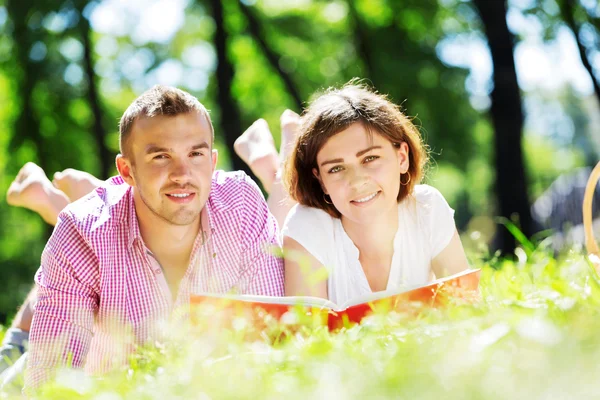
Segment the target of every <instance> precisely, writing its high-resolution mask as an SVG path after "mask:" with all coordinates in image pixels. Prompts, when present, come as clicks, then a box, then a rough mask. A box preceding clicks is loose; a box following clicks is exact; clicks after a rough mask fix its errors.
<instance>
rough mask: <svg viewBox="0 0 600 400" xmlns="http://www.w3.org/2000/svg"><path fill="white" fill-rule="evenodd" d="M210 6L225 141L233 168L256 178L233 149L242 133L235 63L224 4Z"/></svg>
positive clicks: (216, 1)
mask: <svg viewBox="0 0 600 400" xmlns="http://www.w3.org/2000/svg"><path fill="white" fill-rule="evenodd" d="M209 6H210V7H209V8H210V11H211V12H212V17H213V19H214V21H215V27H216V29H215V36H214V44H215V49H216V52H217V70H216V77H217V103H218V104H219V109H220V111H221V121H220V122H221V123H220V125H221V128H222V132H223V135H224V136H225V143H226V145H227V148H228V149H229V153H230V154H231V162H232V165H233V169H235V170H243V171H245V172H246V173H247V174H249V175H250V176H252V177H253V178H255V177H254V175H253V174H252V172H251V171H250V167H249V166H247V165H246V164H245V163H244V162H243V161H242V159H241V158H239V157H238V155H237V154H235V151H234V150H233V143H234V142H235V139H237V137H238V136H239V135H241V134H242V122H241V118H240V111H239V109H238V106H237V104H236V102H235V99H234V98H233V96H232V94H231V85H232V82H233V65H232V63H231V61H229V57H228V56H227V41H228V38H227V36H228V35H227V31H226V29H225V21H224V18H223V5H222V4H221V0H209ZM255 180H256V179H255Z"/></svg>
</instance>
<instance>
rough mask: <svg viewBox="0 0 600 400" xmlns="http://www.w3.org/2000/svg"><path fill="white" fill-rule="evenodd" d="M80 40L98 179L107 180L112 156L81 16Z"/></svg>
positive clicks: (86, 23)
mask: <svg viewBox="0 0 600 400" xmlns="http://www.w3.org/2000/svg"><path fill="white" fill-rule="evenodd" d="M79 26H80V32H81V39H82V41H83V49H84V51H83V63H84V65H83V67H84V71H85V74H86V76H87V81H88V90H87V100H88V103H89V106H90V108H91V109H92V115H93V118H94V123H93V134H94V139H95V141H96V146H97V148H98V160H99V163H100V164H99V166H100V174H101V175H100V176H101V178H100V179H107V178H108V175H109V174H110V166H111V165H113V159H114V155H113V154H112V153H111V151H110V150H109V149H108V147H107V146H106V142H105V139H106V131H105V129H104V126H103V125H102V119H103V116H102V106H101V104H100V97H99V95H98V84H97V80H96V74H95V72H94V59H93V45H92V40H91V35H92V31H91V29H90V23H89V21H88V20H87V18H85V17H84V16H83V15H82V16H81V20H80V22H79Z"/></svg>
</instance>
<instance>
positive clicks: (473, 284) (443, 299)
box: [190, 269, 480, 330]
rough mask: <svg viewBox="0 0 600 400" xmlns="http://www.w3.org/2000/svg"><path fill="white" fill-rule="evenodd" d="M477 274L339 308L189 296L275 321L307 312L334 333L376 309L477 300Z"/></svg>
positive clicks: (318, 302) (322, 302)
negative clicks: (296, 313)
mask: <svg viewBox="0 0 600 400" xmlns="http://www.w3.org/2000/svg"><path fill="white" fill-rule="evenodd" d="M479 275H480V270H478V269H477V270H467V271H463V272H461V273H459V274H456V275H452V276H448V277H446V278H442V279H437V280H435V281H433V282H431V283H428V284H427V285H424V286H419V287H410V288H404V289H399V290H398V289H397V290H387V291H382V292H376V293H372V294H370V295H368V296H362V297H359V298H356V299H354V300H353V301H350V302H348V303H346V304H341V305H338V304H335V303H333V302H331V301H329V300H326V299H321V298H317V297H309V296H294V297H269V296H251V295H217V294H207V293H203V294H197V295H192V296H191V299H190V301H191V304H192V306H194V305H208V304H210V305H211V306H213V307H215V308H216V309H217V310H223V309H227V310H229V311H233V312H234V313H239V314H245V315H248V314H253V315H256V313H257V312H260V311H262V312H266V313H268V314H269V315H271V316H272V317H274V318H276V319H278V320H280V319H282V318H283V317H284V315H285V314H286V313H288V312H289V311H290V310H292V309H304V310H305V311H306V313H311V314H312V315H316V314H319V315H320V316H321V317H322V318H326V322H327V325H328V326H329V329H330V330H336V329H339V328H342V327H344V326H346V325H348V324H355V323H360V321H361V320H362V319H363V318H364V317H365V316H367V315H369V314H371V313H373V312H374V311H376V310H377V311H383V312H384V311H386V310H401V309H402V307H404V306H406V305H407V304H411V303H414V302H419V303H422V304H424V305H427V306H434V307H435V306H440V305H444V304H446V303H447V302H449V301H452V299H455V300H461V299H462V300H465V299H466V300H473V299H477V298H478V288H479ZM192 315H193V313H192ZM323 322H325V321H323Z"/></svg>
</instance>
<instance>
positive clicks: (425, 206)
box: [281, 185, 456, 304]
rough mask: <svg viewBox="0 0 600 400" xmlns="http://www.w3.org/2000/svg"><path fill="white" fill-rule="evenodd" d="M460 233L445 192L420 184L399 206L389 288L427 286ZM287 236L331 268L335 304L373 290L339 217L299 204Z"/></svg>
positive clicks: (286, 229) (287, 222)
mask: <svg viewBox="0 0 600 400" xmlns="http://www.w3.org/2000/svg"><path fill="white" fill-rule="evenodd" d="M455 229H456V228H455V225H454V210H453V209H452V208H450V206H449V205H448V203H447V202H446V200H445V199H444V197H443V196H442V194H441V193H440V192H439V191H438V190H437V189H435V188H433V187H431V186H428V185H417V186H415V188H414V191H413V193H412V195H410V196H408V197H407V198H406V199H404V200H402V202H400V204H398V231H397V232H396V236H395V238H394V255H393V257H392V265H391V268H390V275H389V279H388V284H387V290H390V289H397V288H401V287H406V286H414V285H422V284H425V283H427V282H428V281H429V277H430V274H431V260H432V259H433V258H435V256H437V255H438V254H439V253H440V252H441V251H442V250H443V249H444V248H446V246H447V245H448V243H450V239H452V236H453V235H454V231H455ZM281 234H282V236H287V237H289V238H291V239H293V240H295V241H296V242H298V243H299V244H300V245H301V246H302V247H304V248H305V249H306V251H308V252H309V253H310V254H312V255H313V256H314V257H315V258H316V259H317V260H318V261H319V262H321V263H322V264H323V265H324V266H325V267H326V268H327V270H328V271H329V277H328V279H327V290H328V294H329V300H331V301H333V302H334V303H336V304H342V303H344V302H346V301H348V300H352V299H353V298H356V297H359V296H363V295H365V294H369V293H371V292H372V291H371V288H370V286H369V282H368V281H367V277H366V275H365V273H364V271H363V269H362V266H361V265H360V262H359V260H358V257H359V251H358V249H357V248H356V246H355V245H354V243H353V242H352V240H351V239H350V237H349V236H348V235H347V234H346V231H345V230H344V228H343V226H342V222H341V220H340V219H339V218H333V217H331V216H330V215H329V214H327V213H326V212H325V211H323V210H319V209H316V208H312V207H306V206H302V205H296V206H294V207H293V208H292V210H291V211H290V212H289V214H288V215H287V218H286V220H285V223H284V225H283V229H282V231H281Z"/></svg>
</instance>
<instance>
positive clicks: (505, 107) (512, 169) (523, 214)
mask: <svg viewBox="0 0 600 400" xmlns="http://www.w3.org/2000/svg"><path fill="white" fill-rule="evenodd" d="M473 3H474V4H475V6H476V8H477V10H478V11H479V15H480V17H481V21H482V23H483V26H484V30H485V34H486V36H487V39H488V45H489V48H490V52H491V54H492V63H493V67H494V77H493V81H494V88H493V90H492V93H491V100H492V104H491V109H490V113H491V119H492V124H493V126H494V131H495V134H494V146H495V152H496V154H495V160H494V161H495V166H496V168H495V169H496V185H495V190H496V196H497V199H498V208H499V214H500V216H503V217H506V218H509V219H512V218H514V217H517V218H518V219H519V223H520V228H521V230H522V231H523V233H524V234H525V235H527V236H531V235H532V234H533V227H532V219H531V213H530V211H529V208H530V203H529V199H528V195H527V179H526V173H525V166H524V162H523V150H522V143H521V142H522V131H523V110H522V104H521V94H520V90H519V84H518V82H517V73H516V69H515V61H514V48H513V45H514V37H513V36H512V34H511V33H510V31H509V30H508V25H507V22H506V11H507V9H506V2H505V1H504V0H502V1H488V0H473ZM497 241H498V248H499V249H500V250H501V251H502V252H503V253H504V254H509V253H511V252H512V251H513V250H514V248H515V245H516V242H515V238H514V237H513V236H512V235H511V233H510V232H509V231H508V230H506V229H501V230H500V231H499V234H498V235H497Z"/></svg>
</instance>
